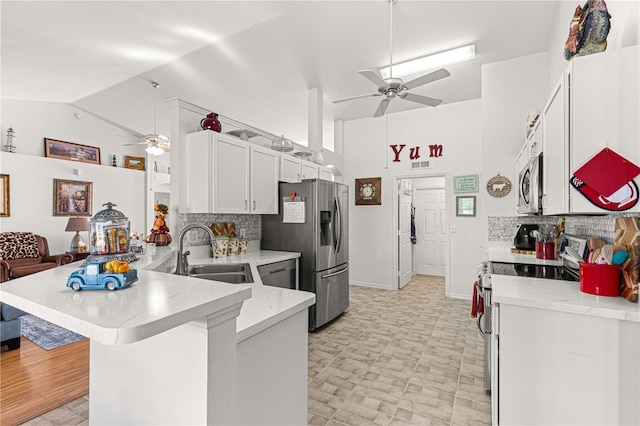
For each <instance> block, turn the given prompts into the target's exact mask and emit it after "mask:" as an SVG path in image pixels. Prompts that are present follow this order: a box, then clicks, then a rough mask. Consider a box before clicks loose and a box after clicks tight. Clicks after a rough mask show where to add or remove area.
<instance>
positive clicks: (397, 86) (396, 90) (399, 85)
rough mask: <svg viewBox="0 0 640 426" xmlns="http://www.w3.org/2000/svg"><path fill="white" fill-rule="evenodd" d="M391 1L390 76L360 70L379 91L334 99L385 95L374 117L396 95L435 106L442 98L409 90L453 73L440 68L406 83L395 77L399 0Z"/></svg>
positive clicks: (377, 115) (383, 109)
mask: <svg viewBox="0 0 640 426" xmlns="http://www.w3.org/2000/svg"><path fill="white" fill-rule="evenodd" d="M388 1H389V46H390V49H389V50H390V54H389V64H390V66H389V78H385V79H383V78H382V77H381V76H380V74H379V73H378V72H376V71H373V70H362V71H358V72H359V73H360V75H362V76H363V77H365V78H367V79H369V81H371V82H372V83H373V84H375V85H376V86H378V91H377V92H376V93H369V94H366V95H357V96H351V97H348V98H343V99H338V100H335V101H333V103H339V102H346V101H352V100H355V99H361V98H368V97H370V96H384V98H383V99H382V101H380V105H378V109H377V110H376V112H375V114H373V116H374V117H381V116H383V115H384V113H385V112H386V111H387V108H388V107H389V103H390V102H391V101H392V100H393V99H394V98H396V97H398V98H400V99H405V100H407V101H412V102H417V103H419V104H423V105H427V106H431V107H435V106H438V105H440V104H441V103H442V100H441V99H435V98H431V97H428V96H423V95H417V94H415V93H409V92H408V91H407V90H411V89H414V88H416V87H419V86H422V85H425V84H427V83H433V82H434V81H437V80H440V79H442V78H445V77H449V76H450V75H451V74H450V73H449V71H447V70H446V69H444V68H440V69H438V70H436V71H433V72H430V73H428V74H425V75H423V76H421V77H418V78H415V79H413V80H410V81H407V82H406V83H405V82H404V80H402V79H401V78H394V77H393V4H394V3H395V2H396V1H397V0H388Z"/></svg>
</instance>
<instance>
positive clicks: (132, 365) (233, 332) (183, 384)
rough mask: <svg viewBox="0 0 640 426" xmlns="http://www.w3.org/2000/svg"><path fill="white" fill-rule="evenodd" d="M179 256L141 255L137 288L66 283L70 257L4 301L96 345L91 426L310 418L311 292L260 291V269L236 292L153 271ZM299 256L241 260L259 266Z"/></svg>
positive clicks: (18, 283)
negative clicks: (100, 288) (90, 288)
mask: <svg viewBox="0 0 640 426" xmlns="http://www.w3.org/2000/svg"><path fill="white" fill-rule="evenodd" d="M174 256H175V252H174V250H173V249H171V248H169V247H164V248H156V249H155V253H150V254H146V255H144V256H142V258H141V260H139V261H138V262H136V263H134V264H133V266H134V267H135V268H136V269H137V270H138V277H139V280H138V282H136V283H135V284H134V285H133V286H131V287H129V288H126V289H123V290H117V291H114V292H107V291H80V292H73V291H72V290H70V289H68V288H66V287H65V283H66V277H67V276H68V275H69V274H70V273H71V272H72V271H73V270H74V269H75V268H78V267H79V266H80V265H81V263H80V262H75V263H72V264H69V265H65V266H63V267H59V268H55V269H51V270H48V271H44V272H42V273H38V274H34V275H30V276H27V277H23V278H20V279H16V280H12V281H9V282H5V283H3V285H2V287H1V288H0V300H2V301H3V302H6V303H8V304H10V305H13V306H15V307H17V308H20V309H22V310H24V311H27V312H29V313H31V314H33V315H36V316H38V317H40V318H43V319H45V320H47V321H50V322H53V323H55V324H57V325H60V326H62V327H65V328H67V329H69V330H72V331H74V332H76V333H79V334H82V335H84V336H86V337H88V338H90V339H91V346H90V356H91V360H90V366H91V367H90V422H91V423H92V424H249V423H255V421H256V420H255V417H254V418H252V417H251V416H252V414H251V413H255V414H253V415H254V416H255V415H258V414H260V415H264V419H263V420H262V422H263V423H265V422H266V423H272V424H273V423H278V422H281V423H300V422H301V423H305V422H306V415H307V407H306V391H307V307H308V306H310V305H312V304H313V303H314V295H313V294H311V293H306V292H300V291H294V290H287V289H281V288H276V287H273V288H271V287H269V288H267V287H266V286H263V285H262V282H261V281H260V279H259V275H258V274H255V275H254V277H255V280H254V283H253V284H250V285H236V284H225V283H220V282H212V281H208V280H202V279H198V278H192V277H183V276H177V275H174V274H169V273H165V272H158V271H157V270H154V269H158V268H160V269H161V268H162V267H163V265H168V264H170V263H171V262H172V259H174ZM297 256H298V254H297V253H284V252H277V253H273V252H271V253H269V252H258V253H254V254H251V256H249V254H247V255H246V257H245V258H244V259H243V256H238V257H237V258H236V259H237V261H238V262H249V263H251V267H252V269H254V268H255V267H256V264H257V263H260V262H267V263H268V262H269V261H270V260H274V259H275V260H274V261H277V260H278V259H282V258H296V257H297ZM249 259H250V260H249ZM211 260H212V261H214V260H215V259H211ZM265 362H268V363H269V366H270V367H269V369H267V370H268V371H266V372H265V371H264V368H263V367H264V365H265ZM287 369H289V370H291V369H292V370H294V371H293V373H292V374H291V375H290V376H291V377H292V378H291V379H287V380H284V379H283V374H282V372H283V371H286V370H287ZM236 389H237V392H236ZM269 389H274V390H276V391H272V392H270V393H269ZM258 396H260V397H261V398H260V399H259V400H258ZM248 404H258V405H251V406H248ZM283 404H286V405H285V406H284V408H283ZM115 407H117V408H115ZM263 408H264V411H263ZM261 419H262V417H261Z"/></svg>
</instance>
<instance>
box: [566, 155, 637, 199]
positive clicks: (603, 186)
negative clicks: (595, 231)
mask: <svg viewBox="0 0 640 426" xmlns="http://www.w3.org/2000/svg"><path fill="white" fill-rule="evenodd" d="M639 174H640V167H638V166H636V165H635V164H634V163H632V162H631V161H629V160H627V159H626V158H624V157H622V156H621V155H619V154H617V153H616V152H614V151H613V150H612V149H610V148H603V149H602V150H601V151H600V152H599V153H597V154H596V155H594V156H593V157H592V158H591V159H590V160H589V161H587V162H586V163H585V164H584V165H583V166H582V167H580V168H579V169H578V170H576V171H575V173H574V174H573V176H572V177H571V179H570V180H569V183H571V186H573V187H574V188H575V189H577V190H578V191H579V192H580V193H581V194H582V195H583V196H584V197H586V198H587V199H588V200H589V201H590V202H591V203H592V204H594V205H595V206H598V207H600V208H602V209H605V210H610V211H623V210H628V209H630V208H632V207H633V206H635V205H636V203H637V202H638V185H636V183H635V182H634V181H633V179H634V178H635V177H636V176H638V175H639Z"/></svg>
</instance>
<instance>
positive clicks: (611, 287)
mask: <svg viewBox="0 0 640 426" xmlns="http://www.w3.org/2000/svg"><path fill="white" fill-rule="evenodd" d="M580 291H582V292H583V293H589V294H595V295H596V296H619V295H620V266H619V265H599V264H596V263H583V262H581V263H580Z"/></svg>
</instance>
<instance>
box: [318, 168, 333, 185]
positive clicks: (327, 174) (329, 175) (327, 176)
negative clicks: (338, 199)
mask: <svg viewBox="0 0 640 426" xmlns="http://www.w3.org/2000/svg"><path fill="white" fill-rule="evenodd" d="M318 179H322V180H328V181H332V182H333V172H332V171H331V169H330V168H329V167H323V166H320V168H319V169H318Z"/></svg>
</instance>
